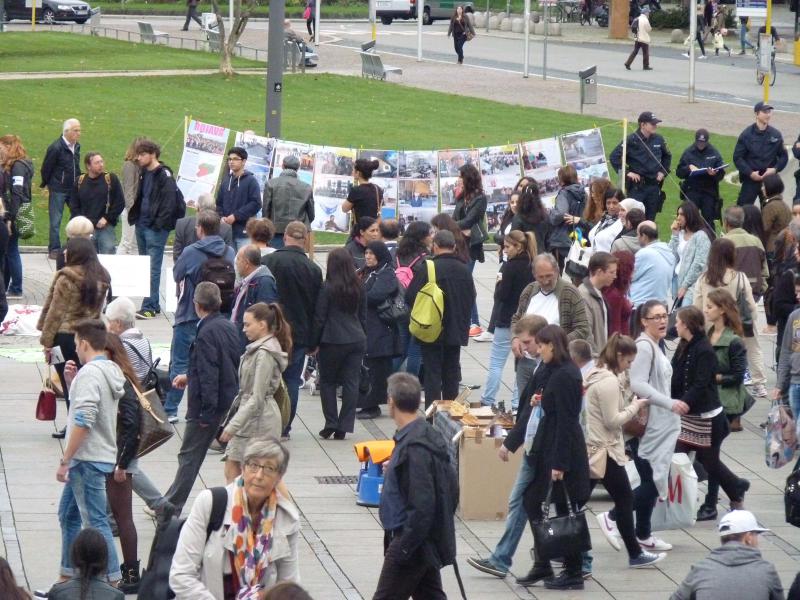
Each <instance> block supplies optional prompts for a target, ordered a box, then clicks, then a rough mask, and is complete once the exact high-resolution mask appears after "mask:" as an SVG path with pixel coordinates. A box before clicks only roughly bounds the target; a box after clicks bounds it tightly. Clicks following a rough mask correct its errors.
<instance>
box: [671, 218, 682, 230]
mask: <svg viewBox="0 0 800 600" xmlns="http://www.w3.org/2000/svg"><path fill="white" fill-rule="evenodd" d="M669 228H670V229H671V230H672V231H674V232H675V233H677V232H678V231H680V225H678V219H675V220H674V221H673V222H672V224H671V225H670V226H669Z"/></svg>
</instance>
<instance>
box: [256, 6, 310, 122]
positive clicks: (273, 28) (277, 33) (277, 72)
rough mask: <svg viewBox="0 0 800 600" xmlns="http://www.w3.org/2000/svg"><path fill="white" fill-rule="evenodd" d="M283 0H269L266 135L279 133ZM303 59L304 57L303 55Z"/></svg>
mask: <svg viewBox="0 0 800 600" xmlns="http://www.w3.org/2000/svg"><path fill="white" fill-rule="evenodd" d="M285 16H286V5H285V0H269V30H268V35H269V39H268V44H267V56H268V60H267V106H266V120H265V130H266V133H267V137H275V138H277V137H280V135H281V104H282V96H283V52H284V45H283V19H284V18H285ZM303 59H305V57H303Z"/></svg>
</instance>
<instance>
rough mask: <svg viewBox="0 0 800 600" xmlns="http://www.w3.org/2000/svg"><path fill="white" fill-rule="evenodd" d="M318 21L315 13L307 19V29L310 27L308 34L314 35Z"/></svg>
mask: <svg viewBox="0 0 800 600" xmlns="http://www.w3.org/2000/svg"><path fill="white" fill-rule="evenodd" d="M316 23H317V22H316V21H315V20H314V15H311V16H310V17H308V18H307V19H306V29H308V35H309V36H311V37H314V27H316Z"/></svg>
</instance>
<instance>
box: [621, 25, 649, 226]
mask: <svg viewBox="0 0 800 600" xmlns="http://www.w3.org/2000/svg"><path fill="white" fill-rule="evenodd" d="M640 48H641V50H642V66H643V67H644V68H645V69H646V68H647V67H649V66H650V44H643V43H642V42H640V41H639V40H636V43H635V44H634V45H633V52H631V55H630V56H629V57H628V60H626V61H625V64H626V65H627V66H628V67H630V66H631V63H633V60H634V59H635V58H636V55H637V54H639V49H640ZM649 218H650V217H648V219H649Z"/></svg>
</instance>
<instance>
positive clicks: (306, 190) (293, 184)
mask: <svg viewBox="0 0 800 600" xmlns="http://www.w3.org/2000/svg"><path fill="white" fill-rule="evenodd" d="M311 1H312V2H313V0H311ZM281 166H282V169H281V174H280V175H278V176H277V177H273V178H272V179H270V180H269V181H268V182H267V185H266V186H264V210H263V213H264V216H265V217H267V218H268V219H269V220H270V221H272V223H273V224H274V225H275V237H273V238H272V240H271V242H270V245H271V246H272V247H273V248H280V247H281V246H282V245H283V236H284V232H285V230H286V226H287V225H288V224H289V223H291V222H292V221H300V222H301V223H303V224H305V225H306V227H310V226H311V223H313V222H314V194H313V190H312V189H311V186H310V185H308V184H307V183H306V182H305V181H300V179H298V177H297V171H298V169H300V159H299V158H297V157H296V156H294V155H291V154H290V155H289V156H287V157H286V158H284V159H283V162H282V163H281Z"/></svg>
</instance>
